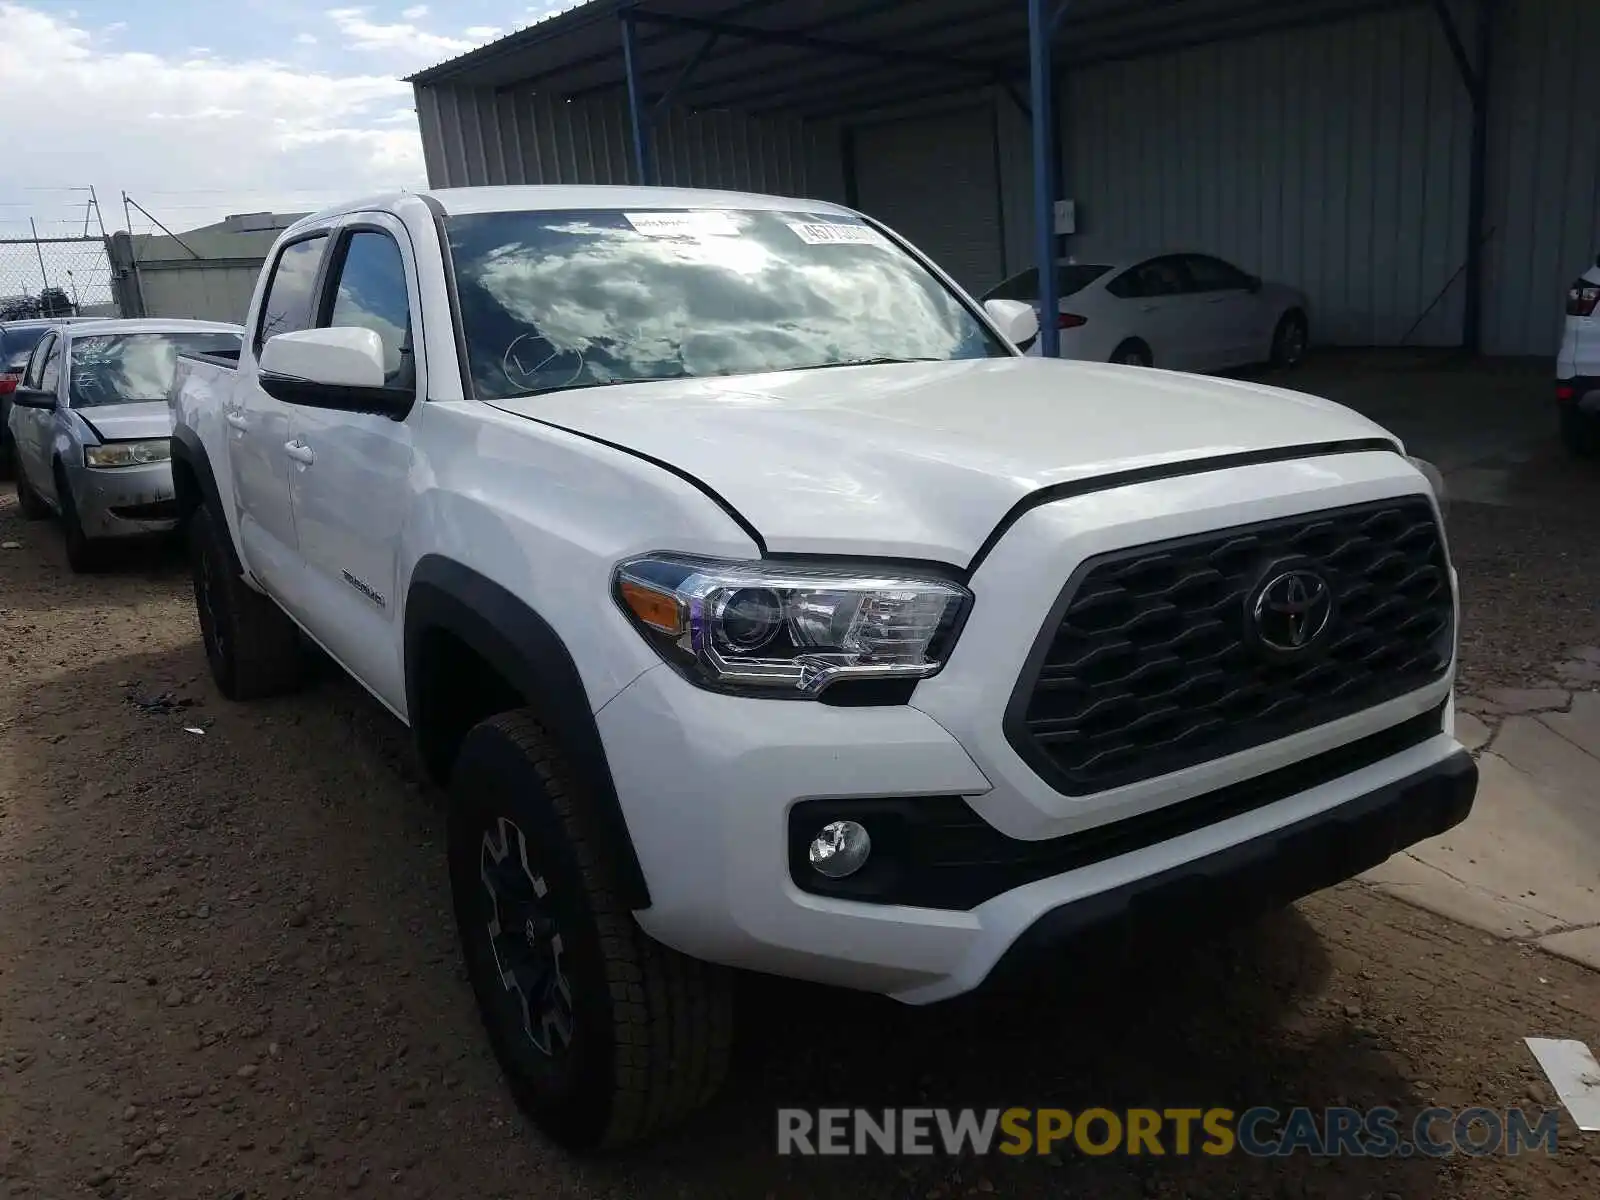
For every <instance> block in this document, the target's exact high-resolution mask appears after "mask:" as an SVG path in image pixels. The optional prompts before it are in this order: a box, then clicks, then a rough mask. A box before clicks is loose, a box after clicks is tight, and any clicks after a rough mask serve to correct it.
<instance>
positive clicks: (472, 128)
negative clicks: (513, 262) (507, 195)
mask: <svg viewBox="0 0 1600 1200" xmlns="http://www.w3.org/2000/svg"><path fill="white" fill-rule="evenodd" d="M417 116H418V119H419V121H420V123H421V126H422V149H423V157H424V161H425V162H426V164H427V169H428V182H429V184H430V185H432V186H434V187H451V186H457V187H459V186H465V185H471V184H485V183H488V184H494V183H631V182H633V174H632V161H633V135H632V132H631V128H630V126H629V123H628V114H627V108H626V106H625V105H624V104H623V102H622V101H621V100H620V99H616V100H613V99H610V98H604V99H594V100H586V101H582V102H571V103H569V102H566V101H562V100H559V99H553V98H551V97H548V96H544V95H539V94H536V93H534V92H530V91H506V92H501V93H494V92H488V91H482V90H478V89H471V88H449V87H419V88H417ZM653 146H654V154H655V162H656V170H657V173H658V176H659V179H660V182H661V183H663V184H665V185H668V186H672V187H712V188H717V187H720V188H733V189H736V190H739V191H752V192H772V193H776V194H778V195H789V196H815V197H819V198H822V199H829V200H838V199H842V198H843V194H844V182H843V179H842V177H841V175H840V168H839V148H838V140H837V135H836V133H834V132H833V131H832V130H830V129H827V128H820V127H816V128H813V127H807V126H805V125H803V124H802V123H801V122H799V121H786V120H772V119H763V120H755V119H753V118H750V117H745V116H742V115H740V114H738V113H730V112H713V113H688V112H684V111H682V110H678V109H669V110H668V111H667V112H666V113H665V115H664V116H663V118H662V120H661V121H660V123H659V124H658V125H657V126H656V129H655V135H654V141H653Z"/></svg>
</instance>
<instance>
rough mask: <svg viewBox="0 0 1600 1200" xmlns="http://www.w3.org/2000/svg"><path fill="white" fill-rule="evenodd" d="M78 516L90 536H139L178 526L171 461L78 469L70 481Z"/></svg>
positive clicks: (161, 531)
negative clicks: (132, 465)
mask: <svg viewBox="0 0 1600 1200" xmlns="http://www.w3.org/2000/svg"><path fill="white" fill-rule="evenodd" d="M70 482H71V484H72V495H73V498H74V499H75V500H76V501H77V503H78V519H79V521H81V522H82V523H83V531H84V533H85V534H87V535H88V536H89V537H92V538H114V537H138V536H140V535H144V534H153V533H165V532H167V531H168V530H171V529H174V528H176V527H177V523H178V501H177V495H176V493H175V492H174V491H173V487H172V464H171V463H164V462H160V463H147V464H145V465H144V466H138V467H112V468H93V467H82V466H80V467H79V468H77V470H76V471H74V472H73V474H72V477H71V480H70Z"/></svg>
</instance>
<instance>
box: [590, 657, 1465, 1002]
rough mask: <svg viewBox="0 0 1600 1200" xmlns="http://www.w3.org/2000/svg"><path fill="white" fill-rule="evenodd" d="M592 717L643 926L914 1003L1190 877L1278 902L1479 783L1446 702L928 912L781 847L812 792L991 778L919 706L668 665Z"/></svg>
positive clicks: (1158, 906) (1161, 907)
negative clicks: (728, 692)
mask: <svg viewBox="0 0 1600 1200" xmlns="http://www.w3.org/2000/svg"><path fill="white" fill-rule="evenodd" d="M598 721H599V724H600V732H601V736H602V738H603V740H604V742H605V745H606V752H607V756H608V758H609V760H610V765H611V769H612V774H613V778H614V780H615V783H616V786H617V792H618V796H619V799H620V800H621V802H622V805H623V811H624V815H625V817H626V819H627V823H628V828H629V831H630V834H631V836H632V838H633V843H634V848H635V850H636V852H637V853H638V855H639V859H640V864H641V866H642V867H643V869H644V873H645V878H646V879H647V881H648V883H649V886H650V891H651V901H652V902H651V906H650V907H649V908H647V909H643V910H641V911H640V912H638V913H637V918H638V920H639V923H640V925H641V926H642V927H643V928H644V930H645V931H646V932H647V933H649V934H650V935H651V936H652V937H654V938H656V939H657V940H659V941H661V942H663V943H665V944H667V945H669V946H672V947H674V948H675V949H678V950H680V951H682V952H683V953H685V954H688V955H691V956H693V957H696V958H702V959H705V960H708V961H711V962H718V963H723V964H726V965H728V966H734V967H740V968H744V969H748V970H755V971H762V972H767V973H770V974H775V975H782V976H786V977H790V978H796V979H805V980H811V981H814V982H818V983H825V984H831V985H835V986H841V987H849V988H856V989H860V990H865V991H874V992H881V993H884V994H887V995H890V996H893V997H895V998H896V999H899V1000H902V1001H905V1002H907V1003H911V1004H925V1003H931V1002H934V1001H938V1000H944V999H948V998H950V997H953V996H957V995H960V994H962V993H964V992H967V991H970V990H972V989H973V988H976V987H978V986H979V985H980V984H982V983H984V981H985V980H986V979H987V978H988V977H989V976H990V974H991V972H993V971H994V970H995V968H996V966H997V965H998V964H1000V963H1001V962H1002V961H1003V960H1004V961H1005V964H1006V967H1007V969H1008V971H1009V970H1012V969H1015V968H1017V967H1018V966H1019V965H1021V964H1022V963H1025V962H1027V961H1029V960H1032V959H1034V958H1036V957H1037V955H1036V950H1037V951H1038V952H1041V953H1044V952H1048V951H1047V950H1046V949H1045V947H1046V946H1047V945H1048V943H1050V942H1051V941H1053V940H1056V939H1058V938H1059V937H1060V936H1062V935H1063V933H1064V932H1067V933H1071V934H1073V935H1074V936H1079V935H1081V936H1085V937H1087V936H1088V935H1089V934H1091V933H1092V932H1094V931H1096V930H1098V931H1100V932H1102V933H1104V932H1106V931H1108V930H1109V931H1112V932H1116V933H1118V936H1120V931H1121V930H1122V929H1123V928H1124V927H1125V926H1127V925H1128V924H1130V923H1131V922H1134V920H1135V918H1136V923H1138V924H1141V925H1146V926H1152V925H1153V926H1157V927H1159V926H1161V925H1163V924H1165V923H1166V922H1168V921H1172V922H1174V923H1183V922H1187V921H1189V919H1190V915H1191V914H1190V913H1189V912H1188V911H1187V910H1188V908H1189V906H1190V905H1196V906H1197V911H1198V901H1197V889H1198V890H1200V891H1204V892H1205V893H1206V895H1207V897H1208V898H1209V900H1211V901H1214V902H1215V903H1214V905H1213V908H1214V909H1216V910H1217V913H1216V915H1217V916H1219V917H1221V918H1224V919H1226V918H1229V917H1232V918H1243V917H1245V916H1248V915H1249V914H1251V913H1253V912H1256V911H1258V910H1260V909H1262V908H1264V907H1269V906H1272V905H1275V904H1281V903H1286V902H1288V901H1290V900H1293V899H1296V898H1297V897H1299V896H1301V895H1304V894H1306V893H1307V892H1310V891H1314V890H1316V889H1318V888H1321V887H1325V886H1328V885H1329V884H1332V883H1337V882H1339V881H1340V880H1342V879H1345V878H1349V877H1350V876H1352V875H1355V874H1357V873H1359V872H1360V871H1362V870H1365V869H1367V868H1369V867H1371V866H1375V865H1376V864H1378V863H1380V862H1382V861H1383V860H1384V859H1385V858H1387V857H1388V856H1389V855H1390V854H1392V853H1394V852H1396V851H1398V850H1400V849H1403V848H1404V847H1406V846H1408V845H1411V844H1412V843H1414V842H1416V841H1418V840H1420V839H1422V838H1425V837H1430V836H1433V835H1435V834H1438V833H1441V832H1443V831H1444V830H1446V829H1448V828H1450V827H1451V826H1453V825H1455V824H1456V823H1458V822H1459V821H1461V820H1462V819H1464V818H1465V817H1466V815H1467V813H1468V811H1469V810H1470V807H1471V803H1472V797H1473V792H1474V788H1475V783H1476V770H1475V768H1474V767H1473V765H1472V762H1471V760H1470V758H1466V757H1465V755H1464V753H1463V751H1462V750H1461V748H1460V746H1459V744H1458V743H1457V742H1456V741H1455V739H1454V738H1453V737H1452V736H1451V735H1450V733H1449V731H1448V730H1449V724H1448V716H1447V715H1443V716H1442V717H1441V719H1440V724H1439V726H1438V728H1437V732H1435V733H1433V734H1432V735H1431V736H1427V737H1425V738H1424V740H1422V741H1420V742H1416V743H1415V744H1413V745H1411V746H1410V747H1409V748H1407V749H1404V750H1402V751H1400V752H1399V753H1396V754H1392V755H1389V756H1388V757H1385V758H1383V759H1381V760H1380V761H1377V762H1372V763H1370V764H1368V765H1366V766H1362V767H1358V768H1357V769H1355V770H1352V771H1350V772H1348V773H1346V774H1343V775H1340V776H1338V777H1336V778H1332V779H1328V780H1326V781H1324V782H1321V783H1319V784H1317V785H1315V786H1311V787H1307V788H1305V789H1304V790H1301V791H1298V792H1294V793H1292V794H1290V795H1287V796H1284V797H1282V798H1281V799H1277V800H1274V801H1272V802H1271V803H1267V804H1264V805H1261V806H1259V807H1254V808H1249V809H1247V810H1246V811H1242V812H1237V813H1236V814H1235V815H1232V816H1229V815H1226V814H1219V815H1220V819H1218V820H1216V821H1213V822H1211V823H1208V824H1202V825H1200V826H1199V827H1197V828H1187V829H1184V830H1183V831H1181V832H1178V833H1176V834H1175V836H1171V837H1168V838H1166V839H1165V840H1160V841H1156V842H1153V843H1148V842H1147V843H1141V844H1139V845H1136V846H1135V847H1133V848H1132V849H1123V848H1122V847H1113V856H1112V857H1106V858H1095V857H1093V856H1090V861H1085V862H1082V863H1081V864H1079V865H1076V866H1072V867H1070V868H1069V869H1066V870H1063V871H1061V872H1060V873H1057V874H1053V875H1049V876H1047V877H1044V878H1036V879H1034V880H1033V881H1032V882H1028V883H1024V884H1021V885H1020V886H1015V887H1010V888H1009V889H1008V890H1005V891H1002V892H999V893H998V894H993V895H990V896H989V897H988V898H987V899H984V900H982V902H981V903H977V904H975V905H974V906H973V907H970V908H965V909H960V908H947V907H943V908H942V907H930V906H917V905H913V904H895V903H874V902H864V901H860V900H853V899H847V898H840V897H836V896H824V895H817V894H813V893H811V892H808V891H805V890H802V888H801V887H799V886H797V884H796V882H795V877H794V874H793V865H792V863H791V861H790V845H791V841H790V831H789V828H788V825H789V819H790V813H791V811H792V810H795V809H796V808H797V807H798V806H800V805H803V804H805V803H807V802H809V801H815V800H818V799H831V798H838V797H854V798H857V799H859V800H861V801H862V802H863V803H871V802H874V801H877V800H882V799H883V798H891V797H897V796H898V797H937V796H945V797H948V796H962V795H965V796H975V797H976V796H983V795H985V794H986V793H988V794H992V789H991V787H990V784H989V781H988V780H987V779H986V778H985V776H984V775H983V773H982V772H981V771H979V769H978V768H977V766H976V764H975V763H974V762H973V761H972V759H971V757H970V756H969V755H968V754H967V753H966V751H965V750H964V749H963V748H962V746H961V745H960V743H958V742H957V741H956V740H955V738H953V737H952V736H951V735H950V734H949V733H948V732H946V731H945V730H944V729H943V728H942V727H941V726H940V725H939V724H938V723H937V722H935V721H933V719H932V718H930V717H928V716H927V715H926V714H924V713H922V712H920V711H918V710H917V709H914V708H910V707H886V708H881V709H873V708H832V707H829V706H826V705H821V704H810V703H804V702H800V703H782V702H774V701H764V700H746V699H740V698H737V697H731V696H721V695H715V694H713V693H709V692H702V691H699V690H698V689H696V688H694V687H693V686H692V685H691V684H689V683H687V682H685V681H684V680H683V679H682V678H680V677H679V676H678V675H676V674H675V673H674V672H673V671H672V670H671V669H670V668H667V667H664V666H663V667H656V668H652V669H651V670H649V671H647V672H646V673H645V674H644V675H643V676H641V677H640V678H639V679H638V680H636V681H635V682H634V683H633V684H632V685H630V686H629V687H628V688H627V689H625V690H624V691H623V692H622V693H621V694H620V695H618V696H617V697H616V698H615V699H614V700H612V702H611V703H610V704H608V705H606V706H605V707H604V708H603V709H602V710H601V711H600V713H599V714H598ZM780 730H781V733H780ZM1206 919H1207V920H1210V919H1211V918H1210V917H1207V918H1206ZM1185 927H1187V926H1185Z"/></svg>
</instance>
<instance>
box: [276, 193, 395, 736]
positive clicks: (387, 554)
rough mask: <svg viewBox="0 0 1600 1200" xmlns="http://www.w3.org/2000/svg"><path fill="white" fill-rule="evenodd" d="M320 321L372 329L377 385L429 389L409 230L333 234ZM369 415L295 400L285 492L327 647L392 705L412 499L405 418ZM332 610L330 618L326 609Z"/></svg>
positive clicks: (359, 220) (353, 225) (376, 228)
mask: <svg viewBox="0 0 1600 1200" xmlns="http://www.w3.org/2000/svg"><path fill="white" fill-rule="evenodd" d="M329 262H330V266H329V268H328V271H327V283H326V291H325V295H324V299H323V302H322V303H321V304H320V305H319V306H318V308H319V309H320V311H321V312H323V313H325V314H327V315H326V316H325V317H324V318H323V320H322V321H321V324H323V325H328V326H356V327H360V328H364V329H371V330H373V331H374V332H376V333H377V334H378V337H379V340H380V341H381V342H382V344H383V352H384V366H385V370H386V380H385V382H386V383H387V384H388V386H390V387H401V388H414V389H415V391H416V394H417V396H418V397H422V396H425V395H426V394H427V392H426V390H425V389H426V380H425V372H424V364H423V363H422V362H421V361H420V360H421V354H420V352H419V347H418V342H419V340H420V339H419V338H417V337H415V336H414V331H415V330H416V329H417V325H416V321H415V319H414V314H415V313H416V312H417V311H418V306H417V287H416V278H417V273H416V261H415V257H414V255H413V253H412V249H411V242H410V239H409V237H408V236H407V234H406V231H405V227H404V226H403V225H401V224H400V223H399V222H398V221H396V220H394V219H393V218H391V217H388V216H386V215H382V214H365V213H363V214H358V215H356V216H354V217H351V218H349V219H348V220H347V222H346V223H345V225H344V226H343V227H342V228H341V229H340V230H339V231H338V233H337V240H336V243H335V245H334V248H333V251H332V255H331V257H330V260H329ZM420 407H421V406H420V403H419V405H418V406H417V407H414V408H413V409H412V413H411V416H410V417H409V418H408V419H407V420H405V421H396V420H393V419H391V418H389V417H386V416H378V415H375V414H371V413H356V412H344V411H340V410H338V409H334V408H319V407H312V406H309V405H296V406H294V429H293V435H294V440H293V445H294V450H293V457H294V464H293V466H292V468H291V471H290V496H291V502H292V507H293V510H294V524H295V529H296V531H297V532H298V534H299V538H300V554H301V557H302V558H303V559H304V562H305V572H306V579H305V587H306V590H307V595H308V601H309V603H310V604H311V605H312V606H313V607H314V608H316V609H317V610H318V612H320V613H322V614H324V615H323V617H322V618H321V619H320V620H319V621H318V622H317V625H318V628H319V630H320V631H322V632H323V636H324V637H325V641H324V645H325V646H326V648H327V650H328V651H329V653H331V654H332V655H333V656H334V657H335V658H337V659H338V660H339V661H340V662H341V663H343V664H344V665H345V667H346V668H348V669H349V670H350V671H352V672H353V673H354V674H355V675H356V677H357V678H359V679H361V680H363V681H364V682H365V683H366V684H367V686H368V687H370V688H371V689H372V690H373V691H374V692H375V693H376V694H377V696H378V698H379V699H380V700H383V701H384V702H385V703H387V704H388V705H389V706H390V707H391V708H393V709H395V710H396V711H397V712H403V711H404V706H405V678H404V664H403V662H402V659H401V653H400V646H401V642H402V639H401V638H400V636H399V635H398V633H397V631H396V629H395V622H396V621H397V620H398V619H399V615H400V609H401V607H402V600H403V596H402V595H400V592H401V588H402V586H403V584H402V581H401V580H400V579H399V578H398V566H399V547H400V539H401V536H402V534H403V532H404V528H403V523H404V519H405V515H406V513H407V512H408V511H410V508H411V505H410V503H409V501H408V497H407V493H408V491H409V490H410V488H411V487H412V426H413V424H414V422H415V421H416V420H417V419H419V417H420ZM333 614H336V615H333Z"/></svg>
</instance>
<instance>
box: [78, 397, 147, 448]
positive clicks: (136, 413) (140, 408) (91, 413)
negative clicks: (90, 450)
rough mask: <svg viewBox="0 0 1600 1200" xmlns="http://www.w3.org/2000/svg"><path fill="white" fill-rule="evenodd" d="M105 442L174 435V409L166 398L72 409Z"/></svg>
mask: <svg viewBox="0 0 1600 1200" xmlns="http://www.w3.org/2000/svg"><path fill="white" fill-rule="evenodd" d="M72 411H73V412H75V413H77V414H78V416H79V417H80V418H82V420H83V423H84V424H85V425H87V426H88V427H89V428H90V429H92V430H94V435H95V436H96V437H97V438H99V439H100V440H101V441H102V442H127V441H139V440H141V439H144V438H164V437H171V436H172V410H171V409H169V408H168V407H167V402H166V401H165V400H133V401H129V402H128V403H127V404H96V405H93V406H91V407H89V408H75V409H73V410H72Z"/></svg>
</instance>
